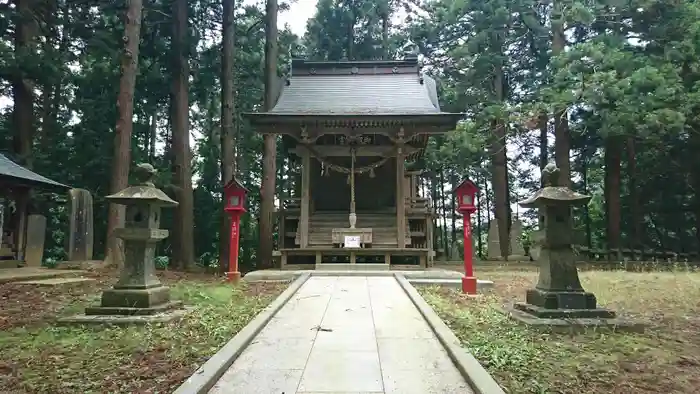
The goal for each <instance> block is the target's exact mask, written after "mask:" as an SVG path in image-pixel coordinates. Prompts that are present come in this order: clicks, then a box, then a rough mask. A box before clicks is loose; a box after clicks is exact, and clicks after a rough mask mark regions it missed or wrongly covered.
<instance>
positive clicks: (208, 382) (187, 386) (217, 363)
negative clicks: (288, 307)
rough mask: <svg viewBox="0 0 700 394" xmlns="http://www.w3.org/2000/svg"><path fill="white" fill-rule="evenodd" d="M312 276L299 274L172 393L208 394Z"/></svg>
mask: <svg viewBox="0 0 700 394" xmlns="http://www.w3.org/2000/svg"><path fill="white" fill-rule="evenodd" d="M309 277H311V275H310V274H309V273H304V274H301V275H299V276H298V277H297V278H296V279H295V280H294V281H293V282H292V283H291V284H290V285H289V287H287V289H286V290H285V291H283V292H282V294H280V295H279V296H278V297H277V298H276V299H275V300H274V301H272V303H270V305H268V306H267V308H265V309H264V310H263V311H262V312H260V313H259V314H258V315H257V316H256V317H255V318H254V319H253V320H251V321H250V323H248V324H247V325H246V326H245V327H243V329H241V331H239V332H238V334H236V335H235V336H234V337H233V339H231V340H230V341H228V342H227V343H226V344H225V345H224V346H223V347H222V348H221V349H219V351H218V352H216V353H215V354H214V355H213V356H211V358H209V360H207V361H206V362H205V363H204V364H202V365H201V366H200V367H199V368H197V370H196V371H195V372H194V373H193V374H192V376H190V377H189V378H187V380H186V381H185V382H184V383H182V385H180V387H178V388H177V390H175V391H174V392H173V394H206V393H208V392H209V390H211V388H212V387H214V385H215V384H216V382H218V381H219V379H220V378H221V376H222V375H223V374H224V373H225V372H226V371H227V370H228V369H229V368H230V367H231V365H233V362H234V361H236V359H237V358H238V357H239V356H240V355H241V353H243V350H245V348H246V347H248V345H250V343H251V342H252V341H253V339H254V338H255V336H256V335H258V334H259V333H260V331H262V329H263V328H264V327H265V326H266V325H267V323H269V322H270V320H271V319H272V318H273V317H274V316H275V314H277V312H278V311H279V310H280V309H282V307H283V306H284V305H285V304H286V303H287V302H288V301H289V300H290V299H291V298H292V296H294V294H295V293H296V292H297V291H298V290H299V289H300V288H301V286H302V285H303V284H304V282H306V280H307V279H309Z"/></svg>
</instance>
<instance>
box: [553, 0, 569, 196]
mask: <svg viewBox="0 0 700 394" xmlns="http://www.w3.org/2000/svg"><path fill="white" fill-rule="evenodd" d="M561 8H562V5H561V4H560V1H557V2H556V3H555V5H554V11H553V12H552V57H556V56H558V55H559V54H561V53H563V52H564V48H565V46H566V37H565V36H564V15H563V14H562V12H561ZM570 150H571V139H570V137H569V115H568V111H567V110H566V108H557V109H556V110H555V112H554V158H555V161H556V164H557V167H559V179H560V182H561V183H560V185H562V186H566V187H570V186H571V163H570V161H569V151H570Z"/></svg>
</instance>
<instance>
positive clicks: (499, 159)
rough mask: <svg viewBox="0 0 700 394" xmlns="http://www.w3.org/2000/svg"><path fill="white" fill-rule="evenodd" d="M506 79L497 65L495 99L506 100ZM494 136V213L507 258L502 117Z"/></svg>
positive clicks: (494, 83)
mask: <svg viewBox="0 0 700 394" xmlns="http://www.w3.org/2000/svg"><path fill="white" fill-rule="evenodd" d="M504 84H505V80H504V75H503V67H502V65H501V64H498V65H497V66H496V74H495V78H494V81H493V89H494V95H495V99H496V100H497V101H498V102H503V101H504V100H505V85H504ZM492 128H493V136H492V143H491V158H492V159H491V160H492V165H493V171H492V176H491V184H492V185H493V197H494V198H493V199H494V204H493V205H494V214H495V216H496V220H497V221H498V242H499V246H500V248H501V257H502V258H503V259H504V260H505V259H507V258H508V255H509V254H510V242H509V238H510V237H509V232H508V229H509V227H510V225H509V223H510V217H509V215H508V212H509V211H510V206H509V204H508V156H507V155H506V126H505V124H504V123H503V121H502V120H501V119H499V120H495V121H493V123H492Z"/></svg>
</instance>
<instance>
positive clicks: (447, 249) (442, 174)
mask: <svg viewBox="0 0 700 394" xmlns="http://www.w3.org/2000/svg"><path fill="white" fill-rule="evenodd" d="M440 205H441V207H442V213H440V217H442V247H443V248H445V256H447V259H448V260H449V258H450V257H452V256H450V243H449V241H448V240H447V208H446V205H447V202H446V201H445V170H444V169H443V168H441V169H440Z"/></svg>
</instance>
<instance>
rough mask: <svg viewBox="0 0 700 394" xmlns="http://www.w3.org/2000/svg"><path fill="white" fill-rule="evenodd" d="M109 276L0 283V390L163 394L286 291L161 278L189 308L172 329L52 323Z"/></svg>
mask: <svg viewBox="0 0 700 394" xmlns="http://www.w3.org/2000/svg"><path fill="white" fill-rule="evenodd" d="M112 275H113V274H112ZM112 275H105V274H104V273H103V274H102V275H101V276H100V275H97V276H98V282H96V283H93V284H87V285H82V286H77V287H68V288H64V287H61V288H49V289H46V288H37V287H32V286H26V285H17V284H0V354H1V355H2V358H0V387H2V390H1V391H3V392H11V393H17V394H20V393H56V394H58V393H81V394H82V393H107V392H109V393H145V392H150V393H170V392H172V391H173V390H174V389H175V388H176V387H177V386H179V385H180V383H182V382H183V381H184V380H185V379H186V378H187V377H189V376H190V375H191V374H192V373H193V372H194V371H195V370H196V369H197V367H198V366H199V365H200V364H202V363H203V362H204V361H206V360H207V359H208V358H209V357H210V356H211V355H213V354H214V353H215V352H216V351H217V350H218V349H219V348H220V347H221V346H222V345H223V344H224V343H226V342H227V341H228V340H229V339H231V338H232V337H233V336H234V335H235V334H236V333H237V332H238V331H239V330H240V329H241V328H242V327H244V326H245V325H246V324H247V323H248V322H249V321H250V320H252V319H253V317H255V316H256V315H257V313H258V312H260V311H261V310H262V309H263V308H265V307H266V306H267V305H268V304H269V303H270V302H271V301H272V300H273V299H274V298H275V297H276V296H277V295H278V294H279V293H280V292H281V291H282V290H283V289H284V288H285V287H286V286H285V285H277V284H276V285H271V284H255V285H247V284H241V285H239V286H238V287H232V286H231V285H229V284H226V283H225V282H221V281H219V280H215V279H213V278H211V277H207V276H204V275H177V274H173V273H163V274H162V275H161V276H164V278H163V280H164V282H166V283H168V284H169V285H170V286H171V288H172V293H173V297H174V298H176V299H180V300H183V301H185V303H186V304H187V305H190V306H194V307H195V309H194V311H193V312H192V313H191V314H189V315H188V316H187V317H185V318H184V319H182V320H180V321H178V322H173V323H168V324H164V325H154V326H147V327H126V328H99V327H84V328H81V327H56V326H53V325H52V324H51V321H52V320H53V319H54V318H55V317H57V316H63V315H69V314H73V313H76V312H80V310H81V309H82V308H84V307H85V306H86V305H88V304H91V303H97V302H98V300H99V292H100V290H101V289H103V288H105V287H108V286H109V285H110V284H111V283H112V282H113V279H112V278H113V276H112Z"/></svg>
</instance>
